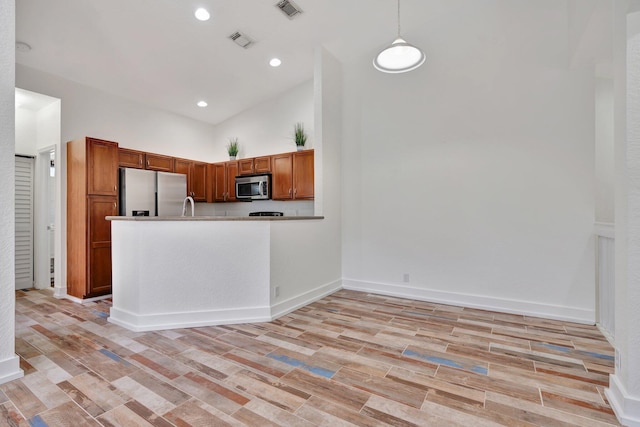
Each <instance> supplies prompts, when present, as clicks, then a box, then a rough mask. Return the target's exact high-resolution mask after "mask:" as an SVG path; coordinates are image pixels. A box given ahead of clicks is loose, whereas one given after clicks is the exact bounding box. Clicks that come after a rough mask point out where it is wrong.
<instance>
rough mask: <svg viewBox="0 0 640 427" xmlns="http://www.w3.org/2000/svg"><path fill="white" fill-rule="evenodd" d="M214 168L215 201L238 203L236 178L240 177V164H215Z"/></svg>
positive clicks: (235, 162) (233, 162) (234, 162)
mask: <svg viewBox="0 0 640 427" xmlns="http://www.w3.org/2000/svg"><path fill="white" fill-rule="evenodd" d="M212 168H213V201H214V202H235V201H236V176H238V162H237V161H231V162H224V163H214V164H213V165H212Z"/></svg>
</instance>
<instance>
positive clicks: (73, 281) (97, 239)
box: [67, 138, 119, 299]
mask: <svg viewBox="0 0 640 427" xmlns="http://www.w3.org/2000/svg"><path fill="white" fill-rule="evenodd" d="M118 154H119V153H118V143H116V142H110V141H104V140H99V139H95V138H80V139H76V140H73V141H70V142H68V143H67V293H68V294H69V295H71V296H74V297H76V298H81V299H83V298H91V297H97V296H102V295H106V294H110V293H111V223H110V222H109V221H107V220H106V219H105V217H106V216H109V215H117V214H118V164H119V155H118Z"/></svg>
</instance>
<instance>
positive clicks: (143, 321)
mask: <svg viewBox="0 0 640 427" xmlns="http://www.w3.org/2000/svg"><path fill="white" fill-rule="evenodd" d="M108 321H109V322H110V323H113V324H116V325H118V326H122V327H123V328H127V329H129V330H131V331H134V332H145V331H159V330H163V329H180V328H198V327H201V326H215V325H228V324H236V323H260V322H269V321H271V316H270V315H269V307H251V308H238V309H222V310H207V311H194V312H176V313H162V314H146V315H139V314H134V313H131V312H128V311H126V310H120V309H116V308H113V307H111V311H110V316H109V318H108Z"/></svg>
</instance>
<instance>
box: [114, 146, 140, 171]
mask: <svg viewBox="0 0 640 427" xmlns="http://www.w3.org/2000/svg"><path fill="white" fill-rule="evenodd" d="M118 165H119V166H120V167H121V168H136V169H144V152H142V151H136V150H129V149H128V148H119V149H118Z"/></svg>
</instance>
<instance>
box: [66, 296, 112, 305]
mask: <svg viewBox="0 0 640 427" xmlns="http://www.w3.org/2000/svg"><path fill="white" fill-rule="evenodd" d="M111 296H112V294H108V295H102V296H99V297H93V298H78V297H74V296H72V295H67V294H65V295H62V296H60V297H58V296H56V295H54V297H56V298H64V299H68V300H69V301H73V302H76V303H78V304H86V303H88V302H94V301H100V300H103V299H107V298H111Z"/></svg>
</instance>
